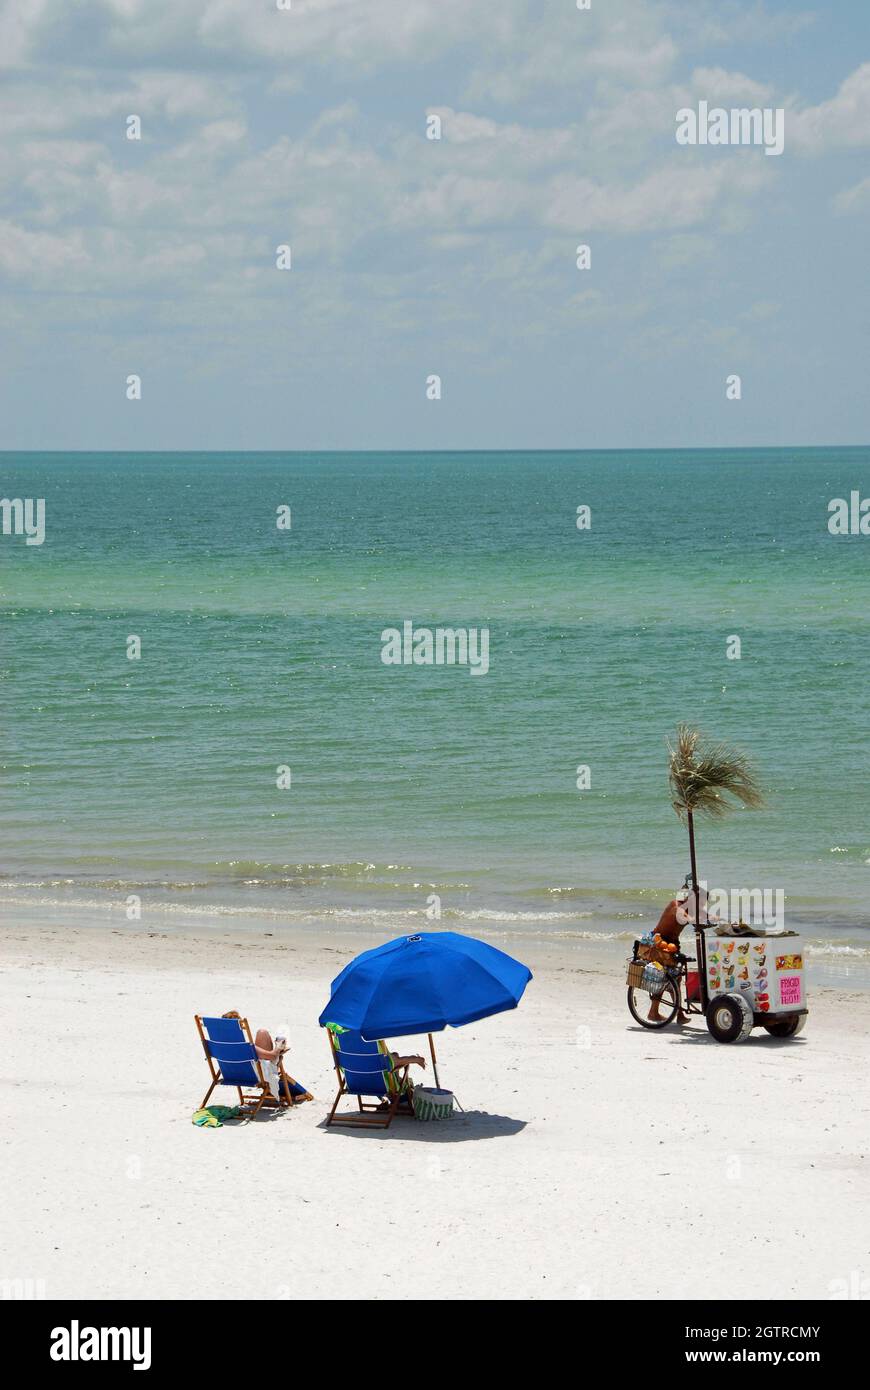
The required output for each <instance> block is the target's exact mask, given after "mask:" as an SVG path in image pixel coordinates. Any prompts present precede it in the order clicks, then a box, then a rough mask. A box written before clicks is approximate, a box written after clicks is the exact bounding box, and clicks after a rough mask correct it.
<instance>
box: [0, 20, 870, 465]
mask: <svg viewBox="0 0 870 1390" xmlns="http://www.w3.org/2000/svg"><path fill="white" fill-rule="evenodd" d="M285 2H286V0H285ZM279 3H282V0H76V3H75V4H71V3H69V0H0V67H2V69H3V72H2V82H0V126H2V132H0V133H2V139H0V187H2V206H0V314H2V332H0V339H2V347H0V353H2V357H0V421H2V433H0V448H2V449H7V450H20V449H36V450H40V449H59V450H67V449H83V450H94V449H111V450H115V449H131V450H137V449H142V450H148V449H179V450H198V449H203V450H208V449H220V450H239V451H241V450H256V449H276V450H294V449H304V450H314V449H340V450H355V449H450V448H456V449H459V448H468V449H507V448H515V449H537V448H540V449H544V448H566V449H584V448H654V447H655V448H659V447H661V448H665V447H738V446H755V445H784V446H789V445H794V446H797V445H825V444H859V445H863V444H866V443H867V442H868V436H870V429H868V423H870V352H868V348H870V313H868V291H867V286H868V256H870V252H868V248H870V4H868V3H867V0H824V4H822V3H821V0H818V3H816V4H815V5H808V6H807V7H804V5H803V4H802V3H801V0H766V2H765V3H762V2H761V0H659V2H657V0H591V8H590V9H589V10H578V8H577V3H576V0H292V4H291V6H290V8H289V9H279V8H278V4H279ZM700 101H706V102H708V103H709V104H710V106H722V107H725V108H727V109H730V108H732V107H741V106H760V107H772V108H782V109H783V111H784V113H785V146H784V150H783V152H782V154H781V155H779V156H768V155H766V154H765V152H764V150H763V148H760V147H758V146H754V147H752V146H714V145H706V146H701V145H694V146H685V145H683V146H681V145H679V144H678V143H677V141H676V138H675V128H676V113H677V111H678V110H680V109H681V108H684V107H695V108H696V107H697V104H698V103H699V102H700ZM131 115H136V116H138V117H139V119H140V122H141V139H139V140H130V139H128V138H127V129H128V117H130V116H131ZM433 115H437V116H439V117H440V119H441V139H440V140H429V139H427V138H426V131H427V122H428V121H429V120H430V118H431V117H432V116H433ZM580 244H586V245H588V246H589V247H590V248H591V265H590V267H589V268H588V269H584V270H579V269H578V268H577V264H576V248H577V246H578V245H580ZM283 245H287V246H289V247H290V248H291V269H289V270H281V269H278V268H277V266H276V255H277V248H278V247H279V246H283ZM133 374H135V375H137V376H139V377H140V379H141V399H140V400H129V399H128V398H127V380H128V377H129V376H131V375H133ZM732 374H736V375H738V376H739V377H740V393H741V394H740V399H728V398H727V395H726V379H727V378H728V377H729V376H731V375H732ZM433 375H437V376H439V377H440V379H441V398H440V399H435V400H433V399H428V397H427V379H428V378H430V377H431V376H433ZM732 394H733V392H732Z"/></svg>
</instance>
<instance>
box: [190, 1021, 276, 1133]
mask: <svg viewBox="0 0 870 1390" xmlns="http://www.w3.org/2000/svg"><path fill="white" fill-rule="evenodd" d="M194 1018H195V1020H196V1027H197V1032H198V1033H199V1039H200V1042H201V1043H202V1049H203V1052H204V1053H205V1060H206V1062H207V1063H208V1069H209V1071H210V1072H211V1085H210V1086H209V1088H208V1090H207V1091H206V1093H205V1096H204V1097H203V1101H202V1104H201V1106H200V1107H199V1108H200V1110H205V1108H206V1106H207V1105H208V1102H209V1099H210V1097H211V1093H212V1091H213V1090H214V1089H215V1087H216V1086H232V1087H233V1089H234V1090H236V1091H238V1093H239V1111H240V1113H241V1114H243V1115H245V1116H246V1117H247V1118H248V1119H253V1118H254V1116H255V1115H257V1114H259V1112H260V1109H261V1108H262V1106H263V1105H264V1104H265V1103H266V1101H267V1098H268V1099H269V1100H270V1101H271V1097H272V1093H271V1090H270V1088H269V1084H268V1082H267V1081H266V1078H265V1076H264V1075H263V1068H262V1065H261V1063H260V1059H259V1058H258V1056H257V1049H256V1048H255V1046H254V1041H253V1038H252V1037H251V1030H250V1028H249V1026H248V1020H247V1019H246V1018H240V1017H239V1015H238V1014H236V1013H233V1014H228V1015H227V1016H226V1017H224V1018H210V1017H203V1016H202V1015H201V1014H194Z"/></svg>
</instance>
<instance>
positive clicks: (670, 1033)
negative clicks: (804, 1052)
mask: <svg viewBox="0 0 870 1390" xmlns="http://www.w3.org/2000/svg"><path fill="white" fill-rule="evenodd" d="M626 1032H628V1033H636V1034H637V1035H638V1036H639V1037H647V1038H649V1037H655V1036H658V1037H664V1038H665V1039H666V1041H667V1042H669V1043H694V1044H695V1045H699V1044H707V1043H709V1045H710V1047H732V1046H735V1044H733V1043H720V1042H717V1041H716V1039H715V1038H714V1037H713V1035H712V1033H710V1032H709V1030H708V1029H707V1027H706V1026H705V1025H704V1024H701V1026H700V1027H698V1026H697V1025H695V1026H694V1027H690V1028H674V1027H668V1028H658V1029H653V1028H640V1027H638V1025H637V1024H636V1023H635V1024H633V1025H632V1026H631V1027H629V1028H627V1029H626ZM806 1041H807V1039H806V1038H805V1037H804V1036H803V1034H800V1035H799V1036H798V1037H796V1038H773V1037H771V1036H770V1034H769V1033H766V1032H765V1031H764V1029H763V1028H756V1029H754V1030H753V1032H752V1034H751V1036H750V1037H748V1038H747V1039H746V1040H745V1042H742V1043H740V1044H739V1046H740V1047H753V1046H758V1047H765V1048H769V1049H770V1050H771V1051H774V1052H778V1051H779V1049H780V1048H783V1047H798V1048H800V1047H803V1045H804V1044H805V1043H806Z"/></svg>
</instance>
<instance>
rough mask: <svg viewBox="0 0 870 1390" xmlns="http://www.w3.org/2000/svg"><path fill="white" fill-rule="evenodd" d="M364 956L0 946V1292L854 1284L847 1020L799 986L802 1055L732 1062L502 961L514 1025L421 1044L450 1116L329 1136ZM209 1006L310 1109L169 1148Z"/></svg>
mask: <svg viewBox="0 0 870 1390" xmlns="http://www.w3.org/2000/svg"><path fill="white" fill-rule="evenodd" d="M370 944H372V943H371V942H369V941H368V940H361V939H360V938H358V937H357V938H355V939H354V942H353V944H350V943H344V942H342V941H340V940H339V939H337V938H331V939H329V940H328V941H326V940H324V941H321V942H320V944H318V943H317V942H316V941H315V940H313V939H309V938H305V937H300V936H293V937H289V936H287V937H284V936H279V935H275V936H274V937H266V936H264V935H256V934H253V933H252V934H250V935H248V936H242V935H237V936H236V937H235V938H233V937H232V936H231V935H230V934H229V933H226V932H221V933H219V932H213V933H212V932H206V931H200V932H198V934H197V935H195V936H191V935H182V934H179V933H174V932H173V933H169V932H159V931H148V930H144V929H141V925H137V927H136V929H134V928H132V927H131V928H126V929H125V928H118V929H116V930H111V929H106V928H93V929H84V930H83V929H69V928H67V929H60V928H27V929H26V930H25V929H24V928H20V929H16V928H14V927H11V926H10V927H8V928H7V929H6V930H5V931H4V933H3V951H2V954H3V965H4V968H3V971H2V977H0V989H2V1019H3V1046H2V1058H0V1076H2V1088H3V1101H4V1106H3V1108H4V1115H5V1123H4V1125H3V1128H2V1131H0V1144H2V1152H3V1158H2V1169H3V1175H4V1190H5V1193H6V1200H5V1202H4V1204H3V1213H2V1227H3V1232H2V1242H0V1245H2V1252H3V1254H2V1268H0V1278H3V1279H8V1280H16V1279H24V1280H28V1279H29V1280H33V1281H35V1282H36V1283H37V1285H38V1287H39V1288H40V1289H41V1290H42V1292H43V1293H44V1296H45V1297H47V1298H74V1297H85V1298H95V1299H103V1298H133V1299H141V1298H145V1299H149V1298H173V1299H188V1298H198V1297H205V1298H221V1297H234V1298H252V1299H253V1298H258V1299H261V1298H267V1299H268V1298H275V1299H287V1300H295V1299H360V1298H366V1299H377V1300H381V1299H403V1298H404V1299H407V1298H414V1299H489V1298H495V1299H603V1298H621V1299H640V1298H646V1297H650V1296H657V1297H666V1298H690V1297H702V1298H706V1299H731V1298H745V1297H757V1298H768V1299H770V1298H778V1297H785V1298H792V1297H807V1298H815V1299H827V1298H830V1297H832V1296H836V1294H837V1291H838V1290H839V1289H840V1288H841V1284H840V1283H838V1282H837V1281H843V1284H842V1287H845V1281H848V1280H849V1279H850V1276H852V1278H853V1282H854V1272H855V1271H858V1272H859V1277H863V1278H865V1279H866V1277H867V1275H868V1274H870V1255H868V1237H867V1223H866V1211H867V1207H868V1199H870V1183H868V1167H870V1159H868V1153H870V1097H868V1088H867V1073H868V1059H870V1045H868V1022H870V996H868V995H866V994H862V993H858V992H849V991H839V990H833V989H816V990H814V991H812V993H811V997H810V1018H809V1021H808V1024H807V1027H806V1030H805V1032H804V1033H803V1034H802V1035H801V1037H800V1038H798V1039H796V1040H794V1041H791V1042H778V1041H775V1040H773V1039H770V1038H768V1037H767V1036H766V1035H765V1034H763V1033H753V1035H752V1037H751V1038H750V1039H749V1041H748V1042H747V1043H745V1044H743V1045H742V1046H739V1047H727V1046H722V1045H720V1044H717V1043H715V1042H714V1041H713V1040H712V1039H711V1038H710V1037H709V1035H708V1033H707V1030H706V1027H705V1026H704V1024H703V1021H702V1020H699V1019H696V1020H695V1022H694V1025H693V1026H692V1027H691V1028H689V1029H687V1030H684V1031H682V1032H681V1031H678V1030H677V1029H676V1028H673V1027H672V1028H670V1029H668V1030H667V1031H665V1032H663V1033H659V1034H654V1033H648V1032H643V1031H641V1030H640V1029H638V1028H637V1027H636V1026H635V1025H634V1024H633V1023H632V1020H631V1019H630V1017H629V1015H628V1013H627V1010H626V1006H625V989H624V984H623V976H622V974H621V972H620V971H619V969H616V970H614V968H613V966H612V964H611V963H609V962H608V961H605V960H604V959H601V958H599V959H596V958H595V957H594V956H593V955H590V954H589V952H588V951H587V950H583V951H582V952H581V951H580V950H578V949H577V947H576V946H565V948H564V949H562V950H561V951H557V950H554V948H553V947H549V948H548V949H547V950H546V951H545V950H543V948H540V949H539V948H538V947H536V946H530V947H529V948H528V949H525V950H523V951H519V950H517V949H516V948H515V947H513V946H512V947H511V948H510V949H511V950H512V952H513V953H514V954H518V955H520V956H521V957H522V958H523V959H525V960H527V962H528V963H529V964H530V965H531V967H532V968H533V970H534V971H535V979H534V980H533V982H532V983H531V984H530V986H529V988H528V990H527V991H526V995H525V997H524V999H523V1001H522V1003H521V1005H520V1007H519V1008H518V1009H517V1010H515V1011H513V1012H511V1013H507V1014H502V1015H500V1016H498V1017H496V1018H492V1019H488V1020H486V1021H485V1022H482V1023H480V1024H476V1025H473V1026H470V1027H467V1028H464V1029H459V1030H455V1031H454V1030H448V1032H447V1033H446V1034H441V1035H440V1036H439V1037H438V1038H437V1039H436V1041H437V1044H438V1048H439V1063H440V1067H441V1080H442V1084H444V1085H448V1086H451V1087H452V1088H453V1089H454V1090H455V1092H456V1094H457V1096H458V1097H459V1099H460V1101H461V1102H462V1104H463V1105H464V1106H465V1114H463V1115H458V1116H457V1117H456V1118H455V1119H454V1120H453V1121H450V1122H447V1123H441V1124H428V1125H427V1124H419V1123H416V1122H414V1121H412V1120H399V1119H397V1120H396V1121H394V1123H393V1125H392V1127H391V1128H390V1129H389V1130H388V1131H386V1132H377V1131H376V1132H367V1133H359V1132H353V1131H349V1130H340V1129H332V1130H326V1129H324V1128H323V1120H324V1118H325V1116H326V1113H327V1110H328V1108H329V1105H330V1104H331V1102H332V1099H333V1096H334V1093H335V1085H334V1073H333V1071H332V1068H331V1065H330V1060H329V1053H328V1048H327V1044H326V1040H325V1037H324V1035H323V1033H322V1031H321V1030H320V1029H319V1028H318V1026H317V1022H316V1020H317V1016H318V1013H319V1011H320V1009H321V1008H322V1007H323V1004H324V1002H325V1001H326V999H327V997H328V992H329V983H330V980H331V979H332V978H333V976H334V975H335V974H336V973H337V972H338V970H339V969H340V968H341V966H342V965H343V964H344V963H345V962H346V960H347V959H349V958H350V957H351V956H352V955H353V954H355V952H356V951H358V950H360V949H362V948H363V947H364V946H367V945H370ZM231 1008H236V1009H239V1010H240V1011H241V1012H242V1013H243V1014H245V1015H247V1016H248V1017H249V1019H250V1020H251V1023H252V1025H253V1026H254V1027H257V1026H259V1025H261V1024H265V1025H267V1026H272V1027H274V1026H275V1025H276V1024H278V1023H280V1022H284V1021H286V1022H288V1023H289V1024H290V1026H291V1030H292V1032H291V1054H290V1063H289V1068H288V1069H289V1070H290V1071H291V1072H292V1073H293V1074H294V1075H296V1076H298V1077H299V1078H300V1079H301V1080H302V1081H304V1082H305V1084H306V1085H307V1086H308V1087H309V1088H310V1089H311V1090H312V1091H313V1092H314V1094H315V1097H316V1099H315V1102H314V1103H313V1104H307V1105H304V1106H302V1107H300V1108H298V1109H296V1110H294V1111H292V1112H290V1113H283V1114H280V1115H277V1116H264V1117H263V1118H261V1119H258V1120H257V1121H255V1122H253V1123H249V1124H245V1125H240V1126H225V1127H223V1128H221V1129H208V1130H202V1129H198V1128H196V1127H195V1126H194V1125H193V1124H192V1123H191V1116H192V1114H193V1111H194V1110H195V1109H196V1108H197V1107H198V1105H199V1103H200V1101H201V1099H202V1096H203V1094H204V1092H205V1089H206V1085H207V1081H208V1072H207V1068H206V1064H205V1061H204V1058H203V1055H202V1050H201V1047H200V1043H199V1040H198V1038H197V1035H196V1031H195V1027H194V1022H193V1015H194V1013H195V1012H201V1013H209V1012H211V1013H220V1012H223V1011H224V1010H227V1009H231ZM417 1047H418V1048H420V1050H422V1045H421V1043H418V1044H417ZM214 1099H216V1100H223V1101H225V1102H226V1103H228V1104H232V1103H233V1101H234V1100H235V1095H234V1093H232V1092H230V1091H226V1092H225V1093H224V1094H223V1095H216V1096H215V1097H214Z"/></svg>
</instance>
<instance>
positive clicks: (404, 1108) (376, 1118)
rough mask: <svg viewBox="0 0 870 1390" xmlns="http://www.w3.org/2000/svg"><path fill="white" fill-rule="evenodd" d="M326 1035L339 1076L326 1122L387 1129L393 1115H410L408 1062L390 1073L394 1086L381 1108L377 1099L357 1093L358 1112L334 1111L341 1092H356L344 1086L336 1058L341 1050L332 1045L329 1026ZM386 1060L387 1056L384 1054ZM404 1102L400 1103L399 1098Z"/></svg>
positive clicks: (339, 1064) (362, 1127)
mask: <svg viewBox="0 0 870 1390" xmlns="http://www.w3.org/2000/svg"><path fill="white" fill-rule="evenodd" d="M326 1031H327V1035H328V1037H329V1049H330V1052H331V1053H332V1065H333V1066H334V1067H335V1074H336V1076H337V1077H338V1094H337V1095H336V1097H335V1100H334V1101H333V1103H332V1109H331V1110H330V1112H329V1114H328V1115H327V1117H326V1123H327V1125H350V1126H352V1127H353V1128H356V1129H387V1128H388V1127H389V1126H390V1125H391V1124H392V1122H393V1117H394V1116H395V1115H413V1113H414V1111H413V1107H412V1106H411V1103H410V1099H409V1097H408V1095H407V1085H408V1066H407V1064H406V1065H405V1066H404V1067H401V1068H400V1070H399V1071H394V1072H393V1073H392V1075H393V1076H394V1077H395V1078H396V1082H397V1089H396V1090H395V1091H393V1092H388V1094H387V1096H386V1097H385V1099H387V1100H388V1105H387V1106H386V1108H383V1107H382V1105H379V1104H378V1103H377V1102H376V1101H364V1100H363V1098H362V1096H360V1095H357V1097H356V1103H357V1105H358V1106H359V1113H358V1114H356V1115H355V1114H353V1113H352V1112H349V1111H347V1110H345V1111H343V1112H342V1113H341V1114H336V1111H337V1110H338V1103H339V1101H340V1100H341V1098H342V1096H346V1095H351V1094H355V1093H352V1092H350V1091H348V1089H347V1082H346V1080H345V1077H344V1072H343V1071H342V1068H341V1062H340V1060H339V1057H340V1053H339V1050H338V1048H337V1047H336V1045H335V1038H334V1037H333V1036H332V1033H331V1032H330V1030H329V1029H327V1030H326ZM384 1060H385V1061H389V1060H390V1058H389V1057H385V1058H384ZM403 1101H404V1102H405V1104H404V1105H402V1102H403Z"/></svg>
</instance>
